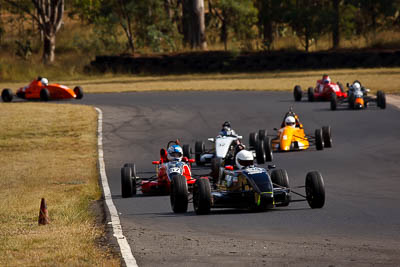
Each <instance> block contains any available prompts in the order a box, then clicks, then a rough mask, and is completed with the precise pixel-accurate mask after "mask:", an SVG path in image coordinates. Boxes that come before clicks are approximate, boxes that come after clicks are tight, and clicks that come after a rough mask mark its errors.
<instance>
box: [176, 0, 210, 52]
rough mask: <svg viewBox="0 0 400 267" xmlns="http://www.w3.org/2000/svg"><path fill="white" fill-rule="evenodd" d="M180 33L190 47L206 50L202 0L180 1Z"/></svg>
mask: <svg viewBox="0 0 400 267" xmlns="http://www.w3.org/2000/svg"><path fill="white" fill-rule="evenodd" d="M181 3H182V33H183V40H184V42H185V43H188V44H190V47H191V48H192V49H193V48H200V49H201V50H206V49H207V41H206V26H205V18H204V0H182V2H181Z"/></svg>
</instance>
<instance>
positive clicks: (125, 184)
mask: <svg viewBox="0 0 400 267" xmlns="http://www.w3.org/2000/svg"><path fill="white" fill-rule="evenodd" d="M131 176H132V171H131V168H130V167H123V168H121V192H122V197H123V198H127V197H131V196H132V189H133V183H132V178H131ZM135 191H136V184H135Z"/></svg>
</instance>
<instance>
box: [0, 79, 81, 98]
mask: <svg viewBox="0 0 400 267" xmlns="http://www.w3.org/2000/svg"><path fill="white" fill-rule="evenodd" d="M13 96H14V95H13V92H12V90H11V89H8V88H5V89H3V91H2V92H1V98H2V100H3V102H11V101H12V100H13ZM16 96H17V97H19V98H22V99H27V100H34V99H36V100H42V101H48V100H53V99H59V100H60V99H82V97H83V89H82V87H80V86H76V87H75V88H74V89H73V90H72V89H71V88H69V87H67V86H65V85H60V84H57V83H53V84H48V81H47V79H46V78H42V77H38V78H37V79H35V80H33V81H32V82H31V83H30V84H29V85H27V86H24V87H21V88H19V89H18V90H17V93H16Z"/></svg>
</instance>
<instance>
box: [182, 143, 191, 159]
mask: <svg viewBox="0 0 400 267" xmlns="http://www.w3.org/2000/svg"><path fill="white" fill-rule="evenodd" d="M182 150H183V156H184V157H187V158H188V159H190V154H192V148H191V147H190V145H188V144H185V145H183V147H182Z"/></svg>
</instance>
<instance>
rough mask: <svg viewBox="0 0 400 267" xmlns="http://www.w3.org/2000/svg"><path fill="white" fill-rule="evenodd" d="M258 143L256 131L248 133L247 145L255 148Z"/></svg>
mask: <svg viewBox="0 0 400 267" xmlns="http://www.w3.org/2000/svg"><path fill="white" fill-rule="evenodd" d="M257 143H258V133H250V134H249V147H252V148H256V147H257Z"/></svg>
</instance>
